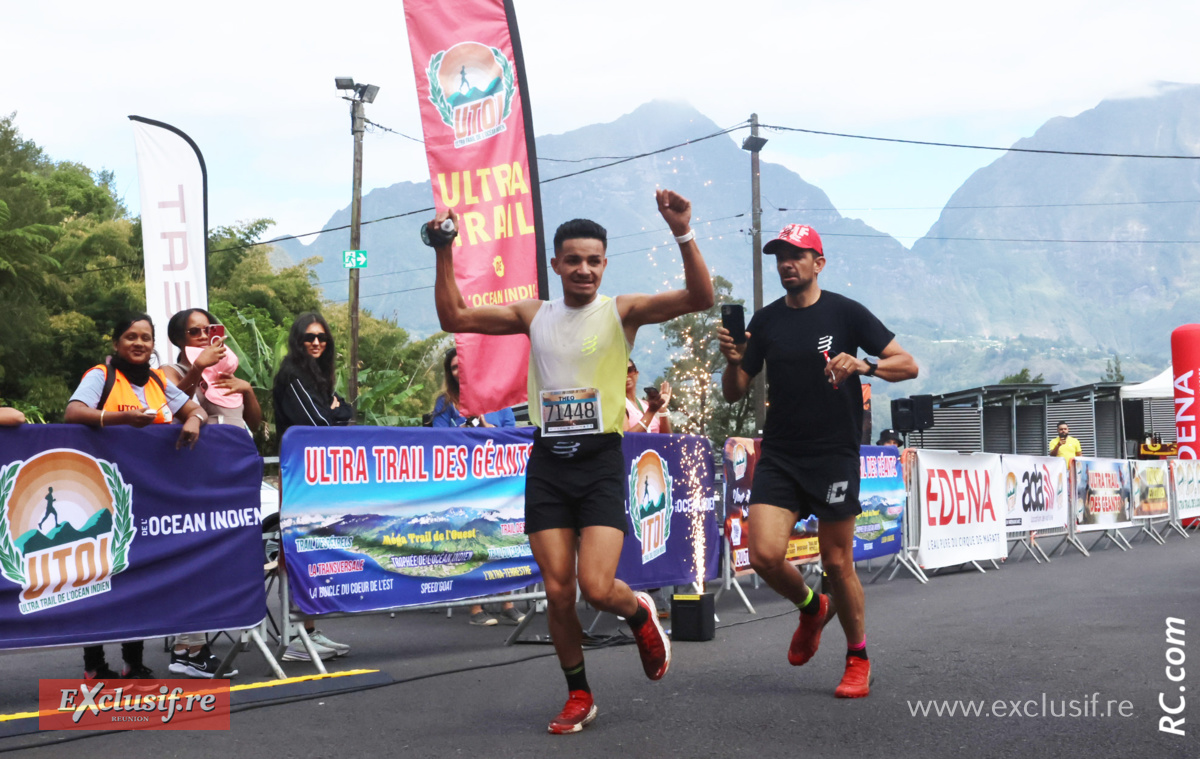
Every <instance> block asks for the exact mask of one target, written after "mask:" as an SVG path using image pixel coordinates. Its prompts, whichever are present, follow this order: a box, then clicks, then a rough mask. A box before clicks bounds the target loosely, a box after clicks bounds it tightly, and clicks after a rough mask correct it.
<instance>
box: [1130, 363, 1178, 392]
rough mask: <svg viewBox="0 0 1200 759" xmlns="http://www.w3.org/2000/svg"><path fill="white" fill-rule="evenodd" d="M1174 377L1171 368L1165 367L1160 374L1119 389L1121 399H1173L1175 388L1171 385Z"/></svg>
mask: <svg viewBox="0 0 1200 759" xmlns="http://www.w3.org/2000/svg"><path fill="white" fill-rule="evenodd" d="M1174 378H1175V375H1174V374H1173V373H1172V368H1171V367H1169V366H1168V367H1167V368H1166V369H1165V370H1164V371H1163V373H1162V374H1160V375H1158V376H1157V377H1154V378H1153V379H1148V380H1146V381H1145V382H1143V383H1141V384H1138V385H1126V386H1125V387H1123V388H1121V399H1122V400H1125V399H1127V398H1174V397H1175V388H1174V385H1173V381H1174Z"/></svg>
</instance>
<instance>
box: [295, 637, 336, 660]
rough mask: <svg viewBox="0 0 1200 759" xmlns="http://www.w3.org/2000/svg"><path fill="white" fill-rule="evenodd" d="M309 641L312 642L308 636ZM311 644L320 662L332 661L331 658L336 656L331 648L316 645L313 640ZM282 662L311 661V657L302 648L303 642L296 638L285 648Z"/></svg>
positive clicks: (306, 650)
mask: <svg viewBox="0 0 1200 759" xmlns="http://www.w3.org/2000/svg"><path fill="white" fill-rule="evenodd" d="M309 639H310V640H312V636H311V635H310V636H309ZM312 643H313V648H315V649H316V651H317V656H320V657H321V661H325V660H326V659H332V658H333V657H335V656H337V652H335V651H334V650H333V649H332V648H327V647H325V646H322V645H321V644H320V643H317V642H316V641H315V640H313V642H312ZM283 660H284V661H312V657H311V656H309V655H308V649H306V648H305V647H304V642H303V641H301V640H300V639H299V638H296V639H295V640H293V641H292V643H291V645H290V646H288V647H287V650H286V651H284V652H283Z"/></svg>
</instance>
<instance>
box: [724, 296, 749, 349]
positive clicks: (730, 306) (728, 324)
mask: <svg viewBox="0 0 1200 759" xmlns="http://www.w3.org/2000/svg"><path fill="white" fill-rule="evenodd" d="M721 326H722V327H724V328H725V329H727V330H729V335H730V336H731V337H732V338H733V342H734V343H735V344H737V345H741V344H742V343H744V342H746V309H744V308H742V306H741V305H740V304H737V303H722V304H721Z"/></svg>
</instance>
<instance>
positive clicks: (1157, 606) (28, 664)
mask: <svg viewBox="0 0 1200 759" xmlns="http://www.w3.org/2000/svg"><path fill="white" fill-rule="evenodd" d="M1089 542H1090V541H1089ZM1198 568H1200V535H1195V536H1194V537H1193V538H1192V539H1190V540H1186V541H1185V540H1183V539H1181V538H1172V539H1170V540H1169V542H1168V544H1167V545H1166V546H1165V547H1160V546H1156V545H1152V544H1148V543H1138V544H1135V547H1134V549H1133V550H1132V551H1130V552H1127V553H1123V552H1120V551H1118V550H1116V549H1115V548H1109V549H1101V550H1097V551H1094V552H1093V554H1092V557H1091V558H1085V557H1083V556H1081V555H1078V554H1075V553H1072V554H1067V555H1065V556H1062V557H1056V558H1055V559H1054V561H1053V563H1052V564H1050V565H1048V566H1047V565H1040V566H1039V565H1037V564H1035V563H1034V562H1033V561H1032V560H1029V559H1027V560H1025V561H1021V562H1019V563H1014V562H1010V563H1008V564H1005V565H1003V567H1002V568H1001V569H1000V570H999V571H988V572H987V573H986V574H979V573H978V572H975V571H963V572H951V573H948V574H945V575H942V576H936V577H933V578H931V581H930V583H929V584H928V585H922V584H920V583H918V582H917V581H915V580H914V579H912V578H911V577H909V576H907V574H905V573H901V574H900V575H897V577H896V579H895V580H894V581H892V582H889V583H885V582H880V583H878V584H876V585H870V586H867V625H868V636H869V637H868V649H869V651H870V655H871V660H872V664H873V669H874V672H875V678H876V679H875V684H874V685H873V688H872V693H871V696H870V697H869V698H866V699H860V700H854V701H843V700H838V699H835V698H833V689H834V687H835V686H836V685H837V682H838V679H839V677H840V675H841V671H842V666H843V659H842V652H843V645H844V637H843V635H842V634H841V631H840V630H839V629H838V628H837V625H836V623H835V624H834V625H831V626H830V627H829V628H827V630H826V635H825V637H824V639H823V641H822V646H821V650H820V652H819V653H818V654H817V656H816V657H815V658H814V659H813V660H812V661H811V662H810V663H809V664H807V665H805V666H804V667H800V668H794V667H791V666H789V665H788V664H787V661H786V659H785V652H786V649H787V645H788V641H789V639H790V637H791V633H792V630H793V629H794V627H795V621H796V619H795V613H794V611H791V610H790V609H789V608H788V606H789V605H788V604H786V603H784V602H783V601H781V600H779V599H778V598H777V597H775V596H774V595H773V594H772V593H771V592H770V590H768V589H767V588H765V587H763V588H761V589H759V590H749V591H748V592H749V594H750V596H751V599H752V600H753V601H754V603H755V605H756V606H757V610H758V614H757V615H755V616H751V615H750V614H748V613H747V612H746V611H745V610H744V609H743V608H742V607H741V605H740V603H739V602H738V600H737V599H736V597H734V596H733V595H731V594H727V595H725V596H724V597H723V598H722V599H721V600H720V602H719V604H718V612H719V614H720V619H721V621H720V624H719V625H718V629H717V635H716V639H715V640H713V641H711V642H707V643H683V642H680V643H676V644H675V648H674V652H675V653H674V660H673V662H672V665H671V671H670V672H669V673H668V674H667V676H666V678H664V679H663V680H662V681H661V682H658V683H651V682H649V681H647V680H646V679H645V677H644V675H643V674H642V672H641V667H640V664H639V662H638V659H637V654H636V651H635V649H634V648H633V647H632V646H614V647H610V648H604V649H598V650H594V651H591V652H589V653H588V654H587V659H586V661H587V666H588V677H589V680H590V681H591V685H592V689H593V691H594V693H595V695H596V700H597V704H598V706H599V708H600V716H599V718H598V719H597V720H596V721H595V722H594V723H593V724H592V725H591V726H589V727H588V728H587V729H585V730H584V731H583V732H582V733H580V734H576V735H570V736H551V735H548V734H547V733H546V732H545V728H546V724H547V722H548V721H549V720H550V718H551V717H553V716H554V715H555V714H556V713H557V712H558V710H559V709H560V708H561V706H562V703H563V701H564V700H565V697H566V687H565V684H564V681H563V678H562V675H561V673H560V670H559V669H558V665H557V662H556V660H555V659H554V658H553V655H552V651H551V649H550V647H549V646H547V645H518V646H511V647H505V646H503V645H502V643H503V640H504V638H505V637H506V635H507V633H508V632H510V631H511V628H504V627H496V628H474V627H470V626H468V625H467V621H466V614H465V613H464V612H463V611H459V612H457V613H456V614H455V616H454V617H453V618H452V619H447V618H446V616H445V613H444V612H441V613H433V612H414V613H407V614H399V615H397V616H396V618H395V619H391V618H389V617H387V616H386V615H383V616H372V617H360V618H354V619H336V620H327V621H326V622H324V623H323V624H321V627H322V628H323V629H324V630H325V631H326V632H327V633H328V634H329V635H330V636H331V637H333V638H335V639H337V640H342V641H344V642H347V643H350V644H352V645H353V647H354V650H353V652H352V653H351V654H350V656H348V657H345V658H343V659H339V660H337V662H336V667H334V668H335V669H356V668H363V669H378V670H382V671H383V672H385V673H387V674H388V675H390V676H391V678H392V679H393V680H394V681H395V682H394V683H393V684H389V685H386V686H383V687H376V688H373V689H369V690H363V691H360V692H352V693H343V694H338V695H323V696H317V697H314V698H311V699H303V700H296V701H292V702H290V703H283V704H274V705H263V706H256V707H253V708H246V709H244V710H242V711H238V712H236V713H235V714H234V715H233V719H232V729H231V730H230V731H228V732H124V733H112V734H104V735H94V734H84V733H37V734H31V735H25V736H17V737H12V738H5V739H0V752H8V751H14V752H15V754H16V755H20V756H25V755H30V756H38V757H59V756H62V757H67V756H70V757H78V756H82V755H85V753H86V755H94V756H132V757H139V756H154V757H185V758H191V757H196V758H197V759H200V758H201V757H203V758H205V759H208V758H210V757H221V758H222V759H234V758H235V757H261V756H271V757H273V758H285V757H342V758H344V757H357V756H368V755H387V756H420V757H425V756H432V757H443V756H454V757H457V756H466V757H509V756H512V757H517V756H520V757H537V756H561V755H565V754H566V753H567V752H570V755H571V756H573V757H579V758H580V759H586V758H590V757H597V758H599V757H604V758H605V759H610V758H611V757H614V756H671V757H675V756H696V757H708V756H751V757H776V756H778V757H784V756H788V757H793V756H802V757H805V759H818V758H820V757H856V758H859V757H885V756H918V757H921V759H940V758H941V757H945V758H946V759H951V758H953V759H960V758H961V757H964V756H967V757H1009V756H1015V755H1018V754H1020V755H1032V756H1039V757H1066V758H1073V757H1079V758H1080V759H1097V757H1125V756H1134V755H1144V756H1146V757H1156V758H1157V757H1181V758H1182V757H1187V758H1189V759H1195V758H1196V757H1200V583H1198V582H1197V580H1198V579H1200V572H1198V571H1197V570H1198ZM748 584H749V583H748V582H747V585H748ZM590 614H591V613H590V612H586V611H585V614H584V616H585V621H586V620H587V619H589V618H590ZM1168 617H1173V618H1176V619H1180V620H1183V623H1182V624H1183V633H1182V636H1183V637H1184V640H1185V643H1184V645H1183V646H1182V647H1179V648H1180V650H1182V651H1183V653H1184V655H1185V656H1186V657H1187V659H1188V660H1187V661H1186V662H1185V663H1184V665H1183V668H1184V671H1185V676H1184V679H1183V680H1182V681H1181V682H1172V681H1170V680H1169V679H1168V677H1167V672H1166V667H1167V659H1166V657H1167V652H1168V649H1170V648H1172V645H1171V644H1169V643H1168V642H1167V640H1166V635H1167V632H1166V625H1167V623H1166V620H1167V618H1168ZM608 622H610V624H606V625H603V626H602V628H601V631H603V630H606V629H616V625H615V624H613V623H611V620H608ZM533 631H534V632H539V631H540V632H543V633H544V631H545V624H544V621H541V620H539V621H538V622H537V623H536V624H535V625H534V627H533ZM1189 644H1190V645H1189ZM110 656H114V657H115V652H110ZM1172 656H1174V657H1176V660H1177V657H1178V653H1175V654H1172ZM1193 660H1194V665H1193ZM0 661H3V663H4V673H5V680H6V683H5V687H4V688H3V690H2V691H0V710H2V711H3V712H5V713H10V712H14V711H22V710H26V709H30V708H32V707H33V699H34V694H35V693H36V687H37V678H38V677H74V676H77V675H78V672H77V669H78V666H79V654H78V651H77V650H69V651H46V652H35V653H22V654H12V655H9V656H6V657H5V658H4V659H2V660H0ZM147 663H148V664H149V665H150V666H152V667H155V668H156V669H158V670H159V671H161V672H163V673H164V674H165V671H166V654H164V653H161V646H160V645H159V643H158V642H152V643H148V644H147ZM239 667H240V668H241V674H240V675H239V676H238V678H236V680H235V681H234V682H235V683H238V682H249V681H253V680H256V679H264V678H266V677H267V675H268V671H267V669H266V666H265V664H263V663H262V661H261V660H260V659H258V658H257V657H256V656H255V655H254V654H253V653H247V654H245V655H243V658H242V659H240V660H239ZM285 669H287V671H288V674H289V675H298V674H309V673H311V672H312V669H311V668H305V667H302V666H301V665H299V664H296V663H291V664H287V665H285ZM1181 688H1186V690H1184V691H1182V692H1181ZM1160 693H1162V694H1165V695H1164V698H1163V702H1164V703H1165V704H1166V705H1167V706H1168V707H1172V708H1174V707H1175V706H1176V705H1177V704H1178V703H1179V699H1180V697H1181V696H1182V697H1183V698H1185V699H1186V702H1185V704H1186V705H1185V708H1184V711H1183V712H1182V713H1180V714H1178V715H1176V716H1175V719H1179V718H1184V719H1185V720H1186V722H1184V723H1180V724H1179V727H1180V728H1181V729H1183V730H1184V731H1185V733H1186V735H1185V736H1177V735H1171V734H1167V733H1164V732H1160V730H1159V721H1160V718H1161V717H1162V716H1163V710H1162V708H1161V706H1160V703H1159V694H1160ZM1093 694H1095V695H1093ZM1193 694H1194V695H1193ZM1043 697H1045V699H1046V703H1047V707H1046V708H1047V711H1048V712H1049V713H1048V714H1046V715H1045V716H1042V709H1043V706H1042V700H1043ZM931 700H936V701H949V702H955V701H970V702H982V703H983V704H984V711H985V714H986V716H961V714H959V715H956V716H947V715H943V716H940V717H939V716H937V715H936V714H935V713H933V712H931V713H930V715H929V716H921V715H920V714H919V713H918V714H917V715H916V716H914V713H913V710H914V708H916V709H918V710H919V708H920V707H919V706H918V705H917V702H918V701H921V702H929V701H931ZM1072 701H1074V702H1075V704H1074V705H1072V703H1071V702H1072ZM996 702H1003V704H1001V705H998V704H997V703H996ZM1013 702H1017V703H1016V704H1014V703H1013ZM1064 702H1066V703H1064ZM1085 702H1086V704H1087V705H1086V707H1085V706H1084V703H1085ZM1110 702H1111V704H1110ZM1122 702H1124V705H1123V704H1122ZM1097 706H1098V709H1099V712H1100V715H1099V716H1092V714H1093V711H1094V710H1095V709H1096V708H1097ZM959 708H961V707H959ZM1014 708H1016V709H1019V710H1020V711H1021V713H1020V714H1019V715H1016V716H1011V715H1010V712H1012V711H1013V709H1014ZM1085 708H1086V710H1087V714H1088V716H1083V715H1082V714H1079V712H1082V711H1083V710H1084V709H1085ZM994 709H998V710H999V711H1000V712H1001V713H1002V714H1003V716H1001V715H1000V714H997V713H996V712H995V711H994ZM1110 709H1111V715H1110V714H1109V710H1110ZM1122 711H1123V712H1124V714H1126V715H1129V716H1121V714H1122ZM988 712H990V713H988ZM1063 712H1065V713H1066V715H1068V716H1054V715H1055V714H1057V713H1063ZM1073 713H1075V714H1078V716H1070V715H1072V714H1073ZM85 735H86V737H83V738H82V739H80V740H69V739H74V738H79V737H80V736H85ZM64 739H67V740H69V742H61V741H63V740H64Z"/></svg>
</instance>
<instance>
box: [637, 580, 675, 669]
mask: <svg viewBox="0 0 1200 759" xmlns="http://www.w3.org/2000/svg"><path fill="white" fill-rule="evenodd" d="M633 595H634V597H635V598H637V602H638V605H639V606H641V607H642V608H643V609H645V610H646V614H647V616H648V619H647V620H646V623H645V624H644V625H642V627H641V629H640V630H634V631H633V639H634V640H635V641H637V647H638V653H639V654H641V656H642V669H644V670H645V671H646V677H648V678H650V679H651V680H661V679H662V677H663V675H665V674H667V668H668V667H670V666H671V639H670V638H668V637H667V634H666V633H665V632H663V628H662V624H660V623H659V621H658V614H657V613H656V612H655V610H654V599H652V598H651V597H650V596H649V595H647V594H646V593H634V594H633Z"/></svg>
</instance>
